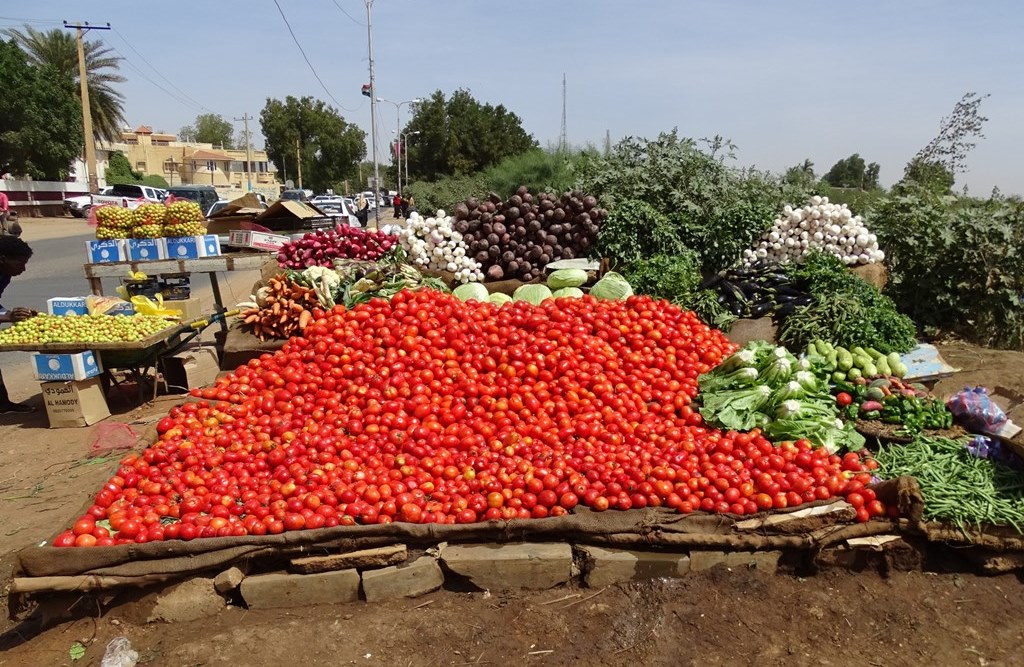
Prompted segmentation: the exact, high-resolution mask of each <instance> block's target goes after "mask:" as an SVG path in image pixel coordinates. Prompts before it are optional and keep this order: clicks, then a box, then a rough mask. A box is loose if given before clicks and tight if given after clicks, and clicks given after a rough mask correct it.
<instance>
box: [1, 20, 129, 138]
mask: <svg viewBox="0 0 1024 667" xmlns="http://www.w3.org/2000/svg"><path fill="white" fill-rule="evenodd" d="M4 32H5V33H6V35H7V36H8V37H10V38H11V39H13V40H14V41H15V43H17V44H18V46H20V47H21V49H22V50H23V51H25V53H26V54H28V58H29V60H30V61H31V62H32V63H33V64H35V65H37V66H40V67H45V66H46V65H50V66H52V67H53V68H54V69H56V70H57V71H58V72H61V73H63V74H65V75H66V76H68V77H70V78H71V79H72V80H73V81H74V82H75V91H76V92H78V90H79V82H78V45H77V43H76V39H75V36H74V35H73V34H72V33H71V31H70V30H62V29H60V28H55V29H53V30H50V31H48V32H43V31H40V30H36V29H35V28H33V27H31V26H29V25H26V26H25V30H24V32H22V31H21V30H15V29H11V30H5V31H4ZM83 49H84V50H85V71H86V77H87V81H88V86H89V110H90V111H91V112H92V130H93V134H94V135H95V137H96V138H97V139H99V140H104V141H115V140H118V139H120V137H121V129H122V128H123V127H124V123H125V119H124V95H122V94H121V93H119V92H117V91H116V90H114V87H113V84H116V83H121V82H123V81H124V80H125V78H124V77H123V76H121V75H120V74H118V73H117V72H118V67H119V65H118V64H119V63H120V62H121V58H120V57H118V56H114V55H111V51H112V50H111V48H110V47H106V46H104V45H103V42H102V41H100V40H94V41H86V42H84V43H83Z"/></svg>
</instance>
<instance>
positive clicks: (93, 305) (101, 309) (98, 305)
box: [85, 295, 128, 315]
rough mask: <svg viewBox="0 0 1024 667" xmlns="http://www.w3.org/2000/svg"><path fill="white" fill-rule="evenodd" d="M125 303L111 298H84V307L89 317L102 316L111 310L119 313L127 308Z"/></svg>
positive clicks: (122, 300)
mask: <svg viewBox="0 0 1024 667" xmlns="http://www.w3.org/2000/svg"><path fill="white" fill-rule="evenodd" d="M127 303H128V302H127V301H125V300H124V299H117V298H114V297H112V296H95V295H89V296H87V297H85V307H86V308H87V309H88V310H89V314H90V315H103V314H105V313H109V312H110V311H112V310H118V311H121V310H123V309H124V308H126V307H127Z"/></svg>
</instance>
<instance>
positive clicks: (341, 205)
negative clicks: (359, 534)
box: [314, 198, 362, 227]
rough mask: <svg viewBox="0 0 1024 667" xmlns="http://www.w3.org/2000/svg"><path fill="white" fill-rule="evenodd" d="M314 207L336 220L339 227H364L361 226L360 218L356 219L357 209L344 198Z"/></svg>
mask: <svg viewBox="0 0 1024 667" xmlns="http://www.w3.org/2000/svg"><path fill="white" fill-rule="evenodd" d="M314 206H316V207H317V208H318V209H320V210H321V211H323V212H324V215H326V216H329V217H331V218H335V222H336V223H337V224H339V225H348V226H350V227H361V226H362V225H360V224H359V218H357V217H356V213H355V209H354V208H352V207H351V206H350V205H348V204H346V203H345V200H344V199H342V198H339V200H338V201H336V202H320V203H319V204H314Z"/></svg>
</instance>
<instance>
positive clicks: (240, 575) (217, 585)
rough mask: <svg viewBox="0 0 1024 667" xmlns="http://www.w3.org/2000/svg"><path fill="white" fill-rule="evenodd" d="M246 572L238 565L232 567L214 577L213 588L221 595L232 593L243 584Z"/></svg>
mask: <svg viewBox="0 0 1024 667" xmlns="http://www.w3.org/2000/svg"><path fill="white" fill-rule="evenodd" d="M243 579H245V573H244V572H242V571H241V570H239V569H238V568H237V567H230V568H228V569H226V570H224V571H223V572H221V573H220V574H218V575H217V576H216V577H214V578H213V588H214V590H216V591H217V592H218V593H220V594H221V595H224V594H226V593H230V592H231V591H233V590H235V589H236V588H238V587H239V586H240V585H241V584H242V580H243Z"/></svg>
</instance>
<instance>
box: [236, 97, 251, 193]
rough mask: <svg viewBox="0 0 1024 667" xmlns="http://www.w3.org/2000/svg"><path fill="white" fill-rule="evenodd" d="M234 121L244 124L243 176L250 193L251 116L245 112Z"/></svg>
mask: <svg viewBox="0 0 1024 667" xmlns="http://www.w3.org/2000/svg"><path fill="white" fill-rule="evenodd" d="M235 120H236V121H238V120H240V121H242V122H243V123H245V175H246V178H247V179H248V183H249V192H252V142H250V141H249V121H250V120H252V116H250V115H249V113H248V112H246V113H244V114H242V117H241V118H236V119H235Z"/></svg>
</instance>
